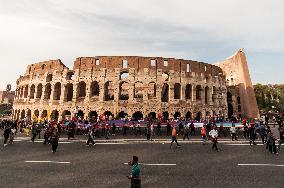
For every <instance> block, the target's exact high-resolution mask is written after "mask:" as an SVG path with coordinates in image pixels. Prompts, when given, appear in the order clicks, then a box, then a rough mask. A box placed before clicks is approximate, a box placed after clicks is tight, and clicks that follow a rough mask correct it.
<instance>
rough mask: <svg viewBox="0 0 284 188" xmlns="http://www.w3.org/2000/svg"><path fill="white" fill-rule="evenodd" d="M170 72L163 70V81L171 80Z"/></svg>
mask: <svg viewBox="0 0 284 188" xmlns="http://www.w3.org/2000/svg"><path fill="white" fill-rule="evenodd" d="M169 77H170V76H169V73H167V72H163V74H162V78H163V81H169Z"/></svg>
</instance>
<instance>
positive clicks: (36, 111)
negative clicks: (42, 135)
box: [34, 110, 39, 118]
mask: <svg viewBox="0 0 284 188" xmlns="http://www.w3.org/2000/svg"><path fill="white" fill-rule="evenodd" d="M34 116H35V117H36V118H38V117H39V111H38V110H35V112H34Z"/></svg>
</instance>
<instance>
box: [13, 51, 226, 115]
mask: <svg viewBox="0 0 284 188" xmlns="http://www.w3.org/2000/svg"><path fill="white" fill-rule="evenodd" d="M226 93H227V89H226V80H225V76H224V74H223V71H222V69H220V68H219V67H217V66H214V65H210V64H206V63H201V62H196V61H191V60H182V59H173V58H162V57H137V56H115V57H113V56H99V57H82V58H77V59H76V60H75V62H74V66H73V70H70V69H68V68H67V67H66V66H65V65H64V64H62V63H61V61H60V60H52V61H46V62H41V63H37V64H33V65H30V66H28V68H27V71H26V73H25V75H23V76H21V77H20V78H19V79H18V80H17V89H16V98H15V103H14V113H13V114H14V118H15V119H21V118H24V117H27V118H31V117H32V116H33V114H36V116H38V115H39V116H43V117H46V116H52V117H53V118H54V117H55V116H56V118H55V119H61V118H64V116H65V115H66V114H67V115H69V114H70V113H71V115H72V116H73V115H74V114H75V113H76V114H80V115H81V116H83V115H84V117H86V116H92V115H94V114H95V113H96V114H98V115H100V114H102V113H103V112H105V111H110V112H111V113H112V114H113V115H114V116H116V115H118V114H119V112H121V111H123V112H124V113H127V114H128V115H132V114H134V113H135V112H138V111H139V112H142V113H143V114H144V116H146V115H148V114H149V113H151V112H155V113H156V115H158V114H162V113H163V112H168V113H169V116H170V117H173V115H174V114H175V113H177V112H178V113H180V114H181V116H189V115H190V114H191V115H192V117H195V116H197V114H200V115H201V116H202V117H203V118H204V117H205V116H209V115H211V116H213V115H224V116H226V115H227V101H226ZM54 114H56V115H54Z"/></svg>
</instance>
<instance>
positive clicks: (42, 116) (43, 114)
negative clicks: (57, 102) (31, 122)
mask: <svg viewBox="0 0 284 188" xmlns="http://www.w3.org/2000/svg"><path fill="white" fill-rule="evenodd" d="M41 118H42V119H45V118H47V110H43V111H42V113H41Z"/></svg>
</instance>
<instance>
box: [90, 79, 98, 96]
mask: <svg viewBox="0 0 284 188" xmlns="http://www.w3.org/2000/svg"><path fill="white" fill-rule="evenodd" d="M99 95H100V86H99V83H98V82H97V81H93V82H92V84H91V97H94V96H99Z"/></svg>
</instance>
